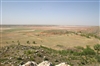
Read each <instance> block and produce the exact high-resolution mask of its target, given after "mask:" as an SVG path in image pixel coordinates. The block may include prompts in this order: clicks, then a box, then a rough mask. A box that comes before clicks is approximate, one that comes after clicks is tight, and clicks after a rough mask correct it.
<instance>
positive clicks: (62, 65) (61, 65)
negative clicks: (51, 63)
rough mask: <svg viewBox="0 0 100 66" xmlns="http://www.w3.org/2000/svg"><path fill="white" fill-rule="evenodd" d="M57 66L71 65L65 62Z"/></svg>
mask: <svg viewBox="0 0 100 66" xmlns="http://www.w3.org/2000/svg"><path fill="white" fill-rule="evenodd" d="M55 66H70V65H68V64H67V63H65V62H63V63H60V64H58V65H55Z"/></svg>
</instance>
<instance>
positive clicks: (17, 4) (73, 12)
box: [0, 0, 100, 26]
mask: <svg viewBox="0 0 100 66" xmlns="http://www.w3.org/2000/svg"><path fill="white" fill-rule="evenodd" d="M0 5H1V7H0V9H1V11H0V13H1V16H0V17H1V24H11V25H12V24H15V25H23V24H24V25H86V26H87V25H88V26H98V25H100V23H99V22H100V21H99V19H100V18H99V15H100V13H99V9H100V7H99V6H100V0H1V3H0Z"/></svg>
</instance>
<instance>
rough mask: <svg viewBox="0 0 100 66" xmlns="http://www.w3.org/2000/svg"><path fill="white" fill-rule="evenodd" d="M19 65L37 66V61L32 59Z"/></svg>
mask: <svg viewBox="0 0 100 66" xmlns="http://www.w3.org/2000/svg"><path fill="white" fill-rule="evenodd" d="M20 66H37V63H35V62H33V61H28V62H27V63H25V64H23V65H20Z"/></svg>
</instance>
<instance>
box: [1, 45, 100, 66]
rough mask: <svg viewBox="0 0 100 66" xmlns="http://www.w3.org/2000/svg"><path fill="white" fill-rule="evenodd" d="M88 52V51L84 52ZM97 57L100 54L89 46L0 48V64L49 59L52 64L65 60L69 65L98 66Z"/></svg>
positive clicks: (15, 64)
mask: <svg viewBox="0 0 100 66" xmlns="http://www.w3.org/2000/svg"><path fill="white" fill-rule="evenodd" d="M87 49H88V50H89V51H87ZM88 52H90V53H89V54H86V53H88ZM84 53H85V54H84ZM99 59H100V56H99V55H98V56H96V53H95V52H94V51H93V50H92V49H91V48H89V47H88V48H82V47H77V48H74V49H67V50H54V49H51V48H47V47H44V46H23V45H11V46H5V47H2V48H0V64H1V65H0V66H20V65H23V64H25V63H26V62H28V61H34V62H36V63H37V64H39V63H41V62H42V61H49V62H52V66H54V65H58V64H59V63H62V62H65V63H66V62H67V64H69V65H70V66H99V65H100V63H99V62H100V60H99ZM44 66H45V65H44Z"/></svg>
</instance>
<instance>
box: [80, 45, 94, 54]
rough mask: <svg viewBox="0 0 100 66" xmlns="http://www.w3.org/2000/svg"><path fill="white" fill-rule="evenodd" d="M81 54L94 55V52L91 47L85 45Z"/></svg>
mask: <svg viewBox="0 0 100 66" xmlns="http://www.w3.org/2000/svg"><path fill="white" fill-rule="evenodd" d="M82 54H83V55H95V52H94V50H93V49H91V48H90V47H89V46H87V47H86V48H85V49H83V52H82Z"/></svg>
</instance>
